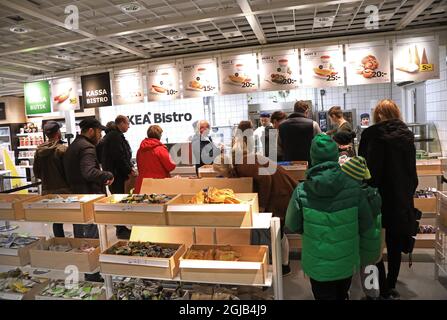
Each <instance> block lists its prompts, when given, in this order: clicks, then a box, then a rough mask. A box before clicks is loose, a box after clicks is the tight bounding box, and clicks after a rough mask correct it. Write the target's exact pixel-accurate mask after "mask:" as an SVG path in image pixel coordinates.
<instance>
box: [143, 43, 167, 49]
mask: <svg viewBox="0 0 447 320" xmlns="http://www.w3.org/2000/svg"><path fill="white" fill-rule="evenodd" d="M142 45H143V47H145V48H148V49H155V48H161V47H163V46H162V45H161V44H159V43H158V42H148V43H143V44H142Z"/></svg>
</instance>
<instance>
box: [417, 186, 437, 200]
mask: <svg viewBox="0 0 447 320" xmlns="http://www.w3.org/2000/svg"><path fill="white" fill-rule="evenodd" d="M414 197H415V198H428V199H430V198H436V189H431V188H428V189H425V190H417V191H416V192H415V194H414Z"/></svg>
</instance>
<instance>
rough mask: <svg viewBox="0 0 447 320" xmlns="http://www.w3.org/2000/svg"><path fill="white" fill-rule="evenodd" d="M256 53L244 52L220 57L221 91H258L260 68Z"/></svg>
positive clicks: (226, 92)
mask: <svg viewBox="0 0 447 320" xmlns="http://www.w3.org/2000/svg"><path fill="white" fill-rule="evenodd" d="M256 60H257V58H256V54H242V55H237V56H230V57H225V58H221V59H220V64H219V66H220V69H219V71H220V79H219V80H220V88H221V93H224V94H231V93H247V92H253V91H256V90H257V89H258V87H259V84H258V68H257V61H256Z"/></svg>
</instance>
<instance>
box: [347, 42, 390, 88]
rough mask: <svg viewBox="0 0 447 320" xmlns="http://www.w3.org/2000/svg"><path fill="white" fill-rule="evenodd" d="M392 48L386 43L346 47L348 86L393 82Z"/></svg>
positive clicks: (359, 44)
mask: <svg viewBox="0 0 447 320" xmlns="http://www.w3.org/2000/svg"><path fill="white" fill-rule="evenodd" d="M390 61H391V57H390V46H389V45H388V43H385V42H383V41H382V42H371V43H353V44H347V45H346V62H347V64H346V78H347V84H348V86H352V85H357V84H371V83H388V82H391V64H390Z"/></svg>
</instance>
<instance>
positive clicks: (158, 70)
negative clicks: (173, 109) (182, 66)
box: [147, 63, 180, 101]
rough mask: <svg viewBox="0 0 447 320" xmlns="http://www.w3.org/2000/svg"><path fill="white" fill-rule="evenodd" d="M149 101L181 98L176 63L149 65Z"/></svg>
mask: <svg viewBox="0 0 447 320" xmlns="http://www.w3.org/2000/svg"><path fill="white" fill-rule="evenodd" d="M147 85H148V89H147V92H148V100H149V101H167V100H174V99H177V98H179V96H180V89H179V72H178V68H177V65H176V64H175V63H172V64H165V65H149V67H148V73H147Z"/></svg>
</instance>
